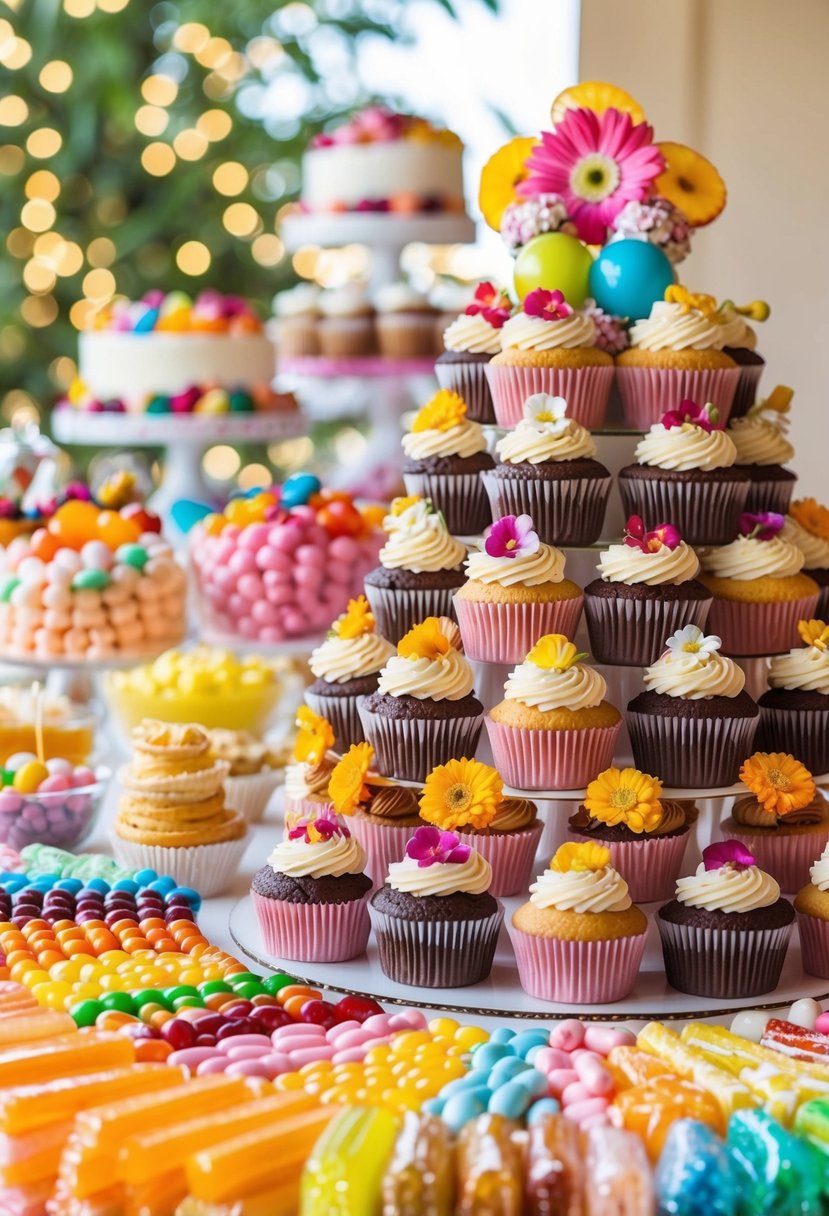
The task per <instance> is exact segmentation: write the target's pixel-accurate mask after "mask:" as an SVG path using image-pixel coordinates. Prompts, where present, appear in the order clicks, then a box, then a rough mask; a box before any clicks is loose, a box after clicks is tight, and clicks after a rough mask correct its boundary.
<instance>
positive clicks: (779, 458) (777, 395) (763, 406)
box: [728, 384, 797, 514]
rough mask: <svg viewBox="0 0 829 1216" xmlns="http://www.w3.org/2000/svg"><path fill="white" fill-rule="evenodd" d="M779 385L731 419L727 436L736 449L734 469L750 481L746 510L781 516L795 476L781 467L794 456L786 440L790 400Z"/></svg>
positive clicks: (788, 394)
mask: <svg viewBox="0 0 829 1216" xmlns="http://www.w3.org/2000/svg"><path fill="white" fill-rule="evenodd" d="M793 396H794V394H793V392H792V390H791V389H790V388H785V387H784V386H783V385H782V384H778V386H777V387H776V388H775V389H774V391H773V392H772V393H770V394H769V396H768V398H767V399H766V400H765V401H758V402H756V404H754V405H752V407H751V409H749V410H747V411H746V413H745V415H744V416H742V417H740V418H734V417H732V419H731V421H730V422H729V424H728V435H729V437H730V438H731V441H732V443H733V444H734V446H735V448H736V449H737V462H736V464H735V466H734V467H735V469H738V470H740V471H741V472H743V473H745V474H746V475H747V476H748V477H749V478H750V479H751V489H750V490H749V492H748V501H747V502H746V509H747V510H748V511H777V512H779V513H781V514H784V513H785V512H786V511H787V510H788V507H789V503H790V502H791V497H792V492H793V490H794V483H795V482H796V481H797V474H796V473H792V472H791V470H790V469H786V468H784V467H783V466H784V465H785V464H787V463H788V462H789V461H790V460H791V459H792V458H793V456H794V448H793V447H792V445H791V444H790V443H789V441H788V439H787V438H786V431H787V429H788V425H789V420H788V413H789V409H790V408H791V401H792V397H793Z"/></svg>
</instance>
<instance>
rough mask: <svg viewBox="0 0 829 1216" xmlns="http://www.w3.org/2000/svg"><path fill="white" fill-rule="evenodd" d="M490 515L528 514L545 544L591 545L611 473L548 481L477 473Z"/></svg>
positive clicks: (601, 520)
mask: <svg viewBox="0 0 829 1216" xmlns="http://www.w3.org/2000/svg"><path fill="white" fill-rule="evenodd" d="M481 481H482V482H483V483H484V488H485V490H486V493H487V496H488V498H489V502H490V506H491V508H492V518H493V519H500V518H501V516H503V515H530V516H532V520H533V524H534V526H535V530H536V532H537V533H538V535H539V536H540V537H541V539H542V540H543V541H544V542H545V543H546V544H548V545H559V546H562V545H592V544H593V542H594V541H596V540H598V538H599V536H600V535H601V532H602V526H603V524H604V515H605V508H606V506H607V500H608V498H609V496H610V488H611V485H612V484H613V479H612V478H611V477H579V478H561V479H554V480H550V481H535V480H532V481H530V480H525V479H524V478H519V477H496V476H495V474H494V473H493V472H489V471H487V472H483V473H481Z"/></svg>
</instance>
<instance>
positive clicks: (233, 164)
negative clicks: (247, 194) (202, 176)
mask: <svg viewBox="0 0 829 1216" xmlns="http://www.w3.org/2000/svg"><path fill="white" fill-rule="evenodd" d="M247 184H248V171H247V169H246V168H245V166H244V165H242V164H240V163H239V161H238V160H226V161H225V162H224V164H221V165H219V166H218V168H216V169H215V170H214V173H213V185H214V186H215V188H216V190H218V192H219V194H224V195H227V196H228V197H232V196H233V195H234V194H241V193H242V191H243V190H244V189H245V187H246V186H247Z"/></svg>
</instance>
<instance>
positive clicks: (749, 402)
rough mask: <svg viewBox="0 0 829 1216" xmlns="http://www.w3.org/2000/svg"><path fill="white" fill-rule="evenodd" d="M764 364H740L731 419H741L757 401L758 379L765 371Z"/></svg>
mask: <svg viewBox="0 0 829 1216" xmlns="http://www.w3.org/2000/svg"><path fill="white" fill-rule="evenodd" d="M765 367H766V365H765V363H740V364H739V373H740V375H739V379H738V380H737V390H736V392H735V393H734V400H733V401H732V402H731V417H732V418H743V417H745V415H746V414H747V413H748V411H749V410H750V409H751V407H752V406H753V405H754V403H755V401H756V400H757V389H758V387H759V385H760V378H761V376H762V375H763V372H764V371H765Z"/></svg>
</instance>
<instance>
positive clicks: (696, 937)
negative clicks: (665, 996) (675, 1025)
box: [656, 916, 792, 1000]
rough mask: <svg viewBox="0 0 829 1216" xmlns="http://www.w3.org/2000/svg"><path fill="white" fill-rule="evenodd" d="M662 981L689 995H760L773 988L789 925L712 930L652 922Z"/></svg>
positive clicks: (780, 969)
mask: <svg viewBox="0 0 829 1216" xmlns="http://www.w3.org/2000/svg"><path fill="white" fill-rule="evenodd" d="M656 924H657V928H658V929H659V936H660V937H661V938H662V955H663V958H664V960H665V978H666V979H667V981H668V983H669V984H670V985H671V987H672V988H676V990H677V991H678V992H688V993H690V994H691V995H692V996H707V997H721V998H722V997H724V998H725V999H726V1000H732V999H734V998H735V997H752V996H762V994H763V993H764V992H771V991H773V989H775V988H776V987H777V985H778V982H779V980H780V972H781V971H782V970H783V963H784V962H785V960H786V951H787V950H788V948H789V938H790V937H791V933H792V925H791V924H788V925H783V926H782V927H781V928H779V929H744V930H740V929H712V928H702V927H699V926H696V925H675V924H673V923H672V922H671V921H666V920H662V918H661V917H660V916H657V918H656Z"/></svg>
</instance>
